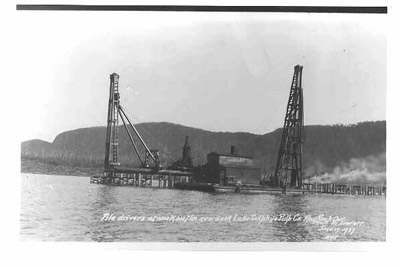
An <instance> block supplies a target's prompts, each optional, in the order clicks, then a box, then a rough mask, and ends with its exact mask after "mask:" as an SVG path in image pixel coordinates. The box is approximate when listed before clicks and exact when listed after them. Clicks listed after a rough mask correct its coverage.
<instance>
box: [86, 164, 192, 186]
mask: <svg viewBox="0 0 400 268" xmlns="http://www.w3.org/2000/svg"><path fill="white" fill-rule="evenodd" d="M105 173H106V172H105ZM193 177H194V173H192V172H186V171H179V170H157V171H154V170H152V169H145V168H119V169H116V170H114V173H113V175H112V176H110V175H108V174H105V175H103V176H93V177H90V183H93V184H106V185H115V186H135V187H145V188H164V189H172V188H174V187H175V183H178V182H179V183H192V182H193Z"/></svg>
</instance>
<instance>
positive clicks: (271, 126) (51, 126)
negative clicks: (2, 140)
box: [15, 5, 395, 250]
mask: <svg viewBox="0 0 400 268" xmlns="http://www.w3.org/2000/svg"><path fill="white" fill-rule="evenodd" d="M64 8H65V7H64ZM147 8H149V6H147ZM170 8H171V6H170ZM149 9H150V10H138V9H136V10H125V11H121V10H106V11H104V10H103V11H102V10H91V11H90V10H86V11H85V10H73V9H72V10H71V9H69V10H68V7H67V8H66V10H62V9H59V10H57V8H55V9H54V7H52V8H48V10H46V9H43V7H42V8H40V7H39V8H36V9H35V8H34V7H33V8H32V6H31V7H30V8H29V6H24V5H20V6H17V11H16V18H17V21H18V24H17V26H16V27H15V30H16V31H17V33H18V42H17V44H16V47H15V49H16V50H17V51H18V55H19V57H18V59H17V62H18V66H19V67H18V74H19V76H20V77H21V79H20V80H19V81H17V82H18V87H19V88H20V89H21V92H20V94H21V96H19V98H20V99H19V102H20V105H18V106H20V107H23V111H24V112H23V117H24V121H23V129H24V131H22V132H21V133H20V134H21V136H22V137H21V140H20V196H21V203H20V208H19V209H20V219H19V224H20V226H19V239H20V240H21V241H22V242H92V243H104V242H111V244H114V243H115V244H116V243H120V242H124V243H132V244H135V245H136V248H139V249H140V248H145V247H146V246H147V245H149V244H150V245H151V243H161V245H163V243H172V244H177V245H188V246H189V247H190V246H195V245H199V244H200V245H208V246H206V247H205V248H206V249H209V248H210V247H216V246H217V245H219V249H220V250H229V249H230V248H229V247H224V246H223V245H224V244H223V243H230V244H231V245H232V244H233V245H243V244H244V245H247V247H248V248H251V245H252V244H257V245H263V244H264V243H265V244H269V245H279V244H281V243H282V242H284V243H285V244H287V245H289V246H290V245H291V244H293V245H302V243H305V242H307V243H310V242H311V243H315V242H318V245H325V244H332V243H333V244H342V243H343V244H346V245H349V244H350V245H351V244H353V243H354V244H357V243H358V242H374V243H379V242H386V241H387V232H386V230H387V228H386V197H387V190H388V186H387V179H388V180H390V179H395V178H390V179H389V178H387V176H386V148H387V145H386V137H387V131H386V130H387V124H386V97H387V91H386V89H387V9H386V7H377V8H371V9H367V8H366V9H364V10H362V9H358V11H361V12H358V13H357V12H346V10H345V9H343V10H341V11H340V10H339V11H338V12H336V11H335V12H332V10H330V11H329V12H324V11H323V10H322V11H320V12H313V11H312V10H308V11H304V12H300V11H301V9H299V10H297V11H296V12H290V10H289V11H288V10H287V11H285V12H280V11H279V10H278V9H275V10H273V9H272V10H267V9H265V10H264V11H262V9H261V10H257V9H256V8H247V9H246V7H242V10H235V9H231V10H229V8H227V9H225V10H222V11H218V10H194V11H193V10H165V9H164V10H157V9H156V8H153V10H151V9H152V8H151V7H150V8H149ZM166 9H168V6H167V8H166ZM200 9H201V8H200ZM211 9H212V8H211ZM214 9H215V8H214ZM18 94H19V93H18ZM21 109H22V108H21ZM220 243H222V244H220ZM161 248H162V246H161ZM243 249H246V246H244V248H243ZM283 250H284V249H283Z"/></svg>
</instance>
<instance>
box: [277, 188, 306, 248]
mask: <svg viewBox="0 0 400 268" xmlns="http://www.w3.org/2000/svg"><path fill="white" fill-rule="evenodd" d="M273 205H274V206H273V211H274V215H282V216H283V218H286V219H287V220H289V219H290V220H289V221H288V222H287V223H285V222H282V221H274V222H273V223H272V235H273V236H274V237H275V238H276V239H277V240H278V241H287V242H296V241H310V240H312V237H311V234H310V233H309V230H308V229H307V228H306V226H305V225H304V223H303V222H302V221H301V217H303V215H304V213H305V209H306V208H307V206H308V205H309V203H308V199H307V197H306V196H304V195H292V196H286V195H276V196H275V199H274V203H273Z"/></svg>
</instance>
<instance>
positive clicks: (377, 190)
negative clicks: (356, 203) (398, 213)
mask: <svg viewBox="0 0 400 268" xmlns="http://www.w3.org/2000/svg"><path fill="white" fill-rule="evenodd" d="M302 189H303V190H306V191H308V192H310V193H312V194H347V195H371V196H376V195H378V196H385V195H386V186H385V185H370V184H358V185H353V184H344V183H323V182H318V183H317V182H314V183H303V185H302Z"/></svg>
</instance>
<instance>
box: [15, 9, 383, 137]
mask: <svg viewBox="0 0 400 268" xmlns="http://www.w3.org/2000/svg"><path fill="white" fill-rule="evenodd" d="M17 18H18V22H19V26H18V28H17V29H18V33H19V39H18V45H17V48H16V49H17V50H18V51H20V53H19V58H18V59H17V61H18V62H19V70H18V71H19V73H20V74H21V75H20V76H19V77H20V78H21V79H20V80H19V81H16V85H17V87H18V88H19V89H20V91H19V92H21V94H23V95H21V96H23V98H22V100H21V101H22V107H23V109H24V110H25V111H27V112H26V113H25V114H24V117H25V118H24V120H25V122H24V124H27V128H26V129H27V131H26V132H25V133H23V136H22V139H23V140H27V139H33V138H40V139H44V140H47V141H52V140H53V139H54V137H55V136H56V135H57V134H59V133H61V132H63V131H66V130H72V129H76V128H80V127H91V126H104V125H105V124H106V113H107V100H108V93H109V92H108V87H109V75H110V74H111V73H112V72H116V73H118V74H119V75H120V92H121V97H122V105H123V106H124V107H125V109H126V110H127V111H128V112H129V114H130V115H131V116H132V117H133V119H134V120H133V121H134V122H154V121H155V122H160V121H167V122H173V123H178V124H182V125H187V126H192V127H197V128H202V129H206V130H212V131H232V132H234V131H247V132H252V133H257V134H264V133H267V132H270V131H273V130H274V129H276V128H279V127H282V125H283V120H284V115H285V109H286V104H287V99H288V94H289V89H290V84H291V79H292V76H293V67H294V66H295V65H296V64H300V65H303V66H304V70H303V88H304V101H305V124H306V125H315V124H323V125H327V124H335V123H343V124H348V123H357V122H360V121H366V120H385V106H386V105H385V98H386V34H385V31H384V30H385V21H384V19H385V15H354V14H348V15H338V14H270V13H264V14H258V13H257V14H251V13H187V12H185V13H183V12H169V13H168V12H167V13H162V12H158V13H157V12H146V13H140V12H71V11H69V12H18V14H17Z"/></svg>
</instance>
